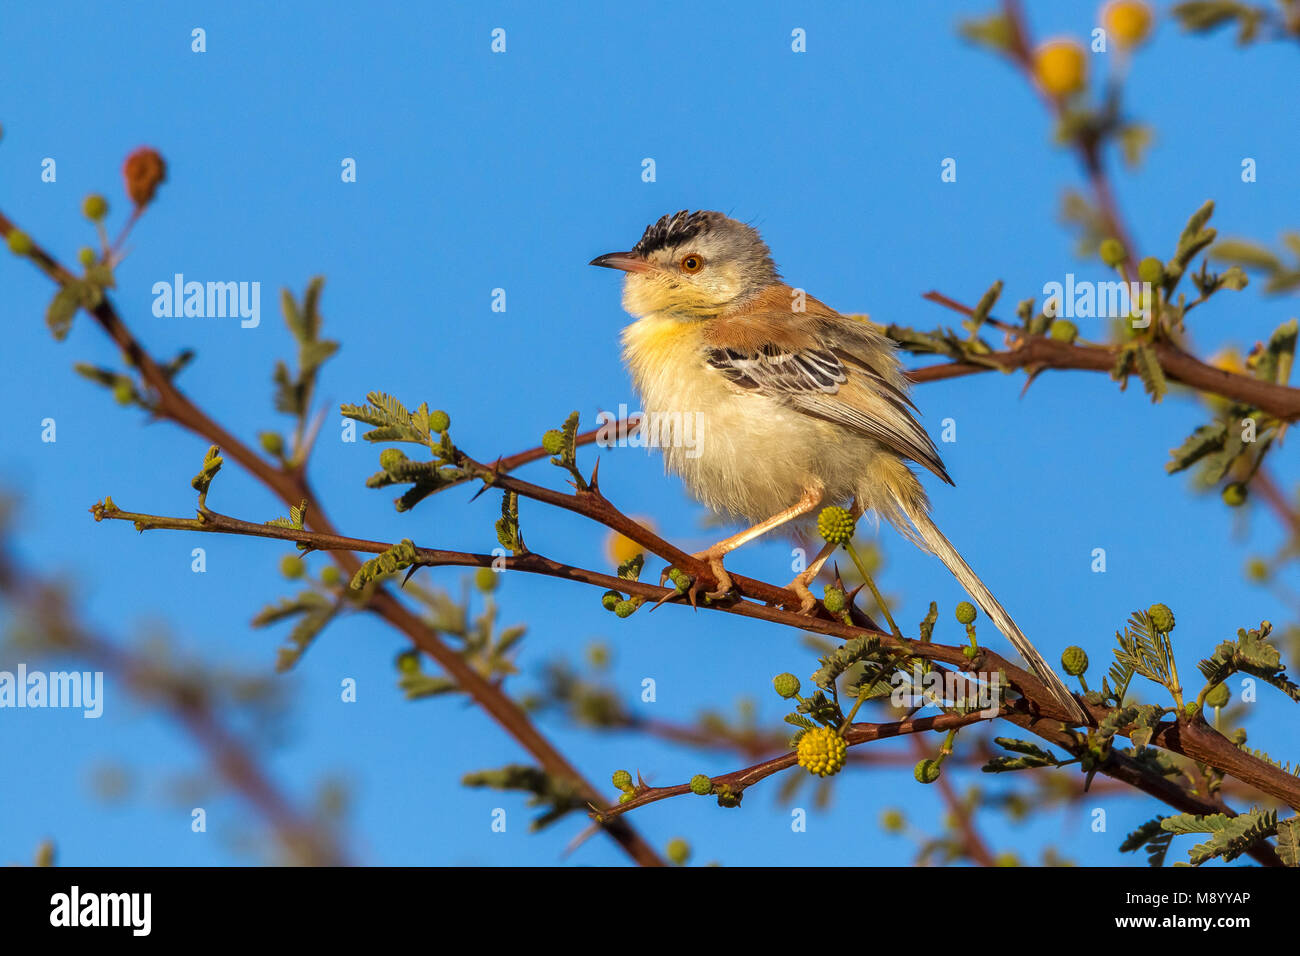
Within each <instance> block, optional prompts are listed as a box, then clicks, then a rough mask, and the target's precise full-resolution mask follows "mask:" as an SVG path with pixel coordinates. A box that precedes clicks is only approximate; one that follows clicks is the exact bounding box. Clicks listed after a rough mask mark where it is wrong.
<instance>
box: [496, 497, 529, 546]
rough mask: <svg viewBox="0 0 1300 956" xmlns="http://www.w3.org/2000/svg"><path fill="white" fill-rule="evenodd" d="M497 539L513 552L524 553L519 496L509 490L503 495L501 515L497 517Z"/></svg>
mask: <svg viewBox="0 0 1300 956" xmlns="http://www.w3.org/2000/svg"><path fill="white" fill-rule="evenodd" d="M496 529H497V541H499V542H501V547H503V548H505V549H506V550H507V551H509V552H510V553H511V554H524V553H525V552H527V551H528V548H527V546H525V545H524V536H523V533H522V532H521V531H520V530H519V496H518V495H517V494H515V493H514V492H513V491H507V492H505V493H504V494H503V495H502V496H501V517H500V518H498V519H497V523H496Z"/></svg>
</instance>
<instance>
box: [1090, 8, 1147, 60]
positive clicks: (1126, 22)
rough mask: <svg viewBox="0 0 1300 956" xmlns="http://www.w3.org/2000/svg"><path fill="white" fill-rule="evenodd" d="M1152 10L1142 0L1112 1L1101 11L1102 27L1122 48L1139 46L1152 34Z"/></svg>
mask: <svg viewBox="0 0 1300 956" xmlns="http://www.w3.org/2000/svg"><path fill="white" fill-rule="evenodd" d="M1151 20H1152V16H1151V8H1150V7H1148V6H1147V5H1146V4H1145V3H1142V2H1141V0H1112V2H1111V3H1108V4H1106V6H1104V7H1102V9H1101V25H1102V26H1103V27H1105V28H1106V33H1107V34H1108V35H1109V36H1111V37H1112V38H1114V40H1115V42H1116V43H1117V44H1119V45H1120V46H1121V47H1125V48H1132V47H1135V46H1138V45H1139V44H1140V43H1142V41H1143V40H1145V39H1146V38H1147V36H1148V35H1149V34H1150V33H1151Z"/></svg>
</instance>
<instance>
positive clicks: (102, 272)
mask: <svg viewBox="0 0 1300 956" xmlns="http://www.w3.org/2000/svg"><path fill="white" fill-rule="evenodd" d="M116 286H117V280H116V279H115V278H114V276H113V269H112V267H111V266H108V265H106V264H104V263H102V262H96V263H92V264H91V265H89V266H87V267H86V273H85V275H84V276H83V277H82V278H74V279H69V280H68V281H67V282H65V283H64V284H63V285H61V286H59V290H58V291H57V292H55V293H54V298H52V299H51V300H50V304H49V306H48V307H47V308H46V310H45V324H46V326H48V328H49V330H50V334H52V335H53V336H54V338H55V340H56V341H59V342H62V341H63V340H64V339H65V338H67V337H68V332H69V331H71V329H72V320H73V319H74V318H75V317H76V315H77V310H78V309H86V310H87V311H90V310H93V309H95V308H98V306H99V305H100V303H102V302H103V301H104V290H105V289H112V288H116Z"/></svg>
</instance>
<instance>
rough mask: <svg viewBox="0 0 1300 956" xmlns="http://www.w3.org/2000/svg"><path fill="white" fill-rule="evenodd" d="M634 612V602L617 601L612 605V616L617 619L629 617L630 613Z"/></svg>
mask: <svg viewBox="0 0 1300 956" xmlns="http://www.w3.org/2000/svg"><path fill="white" fill-rule="evenodd" d="M635 610H636V602H635V601H619V602H618V603H617V604H615V605H614V614H615V615H616V616H617V617H631V616H632V612H633V611H635Z"/></svg>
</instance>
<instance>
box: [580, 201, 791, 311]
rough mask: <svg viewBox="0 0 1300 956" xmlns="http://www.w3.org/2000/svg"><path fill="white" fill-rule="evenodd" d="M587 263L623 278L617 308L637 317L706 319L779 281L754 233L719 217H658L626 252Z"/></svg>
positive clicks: (682, 214)
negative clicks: (621, 274) (622, 274)
mask: <svg viewBox="0 0 1300 956" xmlns="http://www.w3.org/2000/svg"><path fill="white" fill-rule="evenodd" d="M591 264H592V265H593V266H604V267H605V268H608V269H621V270H622V271H623V272H626V273H627V280H626V282H625V284H624V287H623V307H624V308H626V309H627V311H628V312H630V313H632V314H633V315H637V316H643V315H650V314H651V313H668V314H672V315H675V316H679V317H681V318H700V319H705V318H710V317H712V316H715V315H718V314H719V313H721V312H725V311H726V310H727V309H728V308H730V307H732V306H734V305H736V304H738V303H739V302H741V301H743V300H744V299H746V298H748V297H750V296H752V295H755V294H757V293H758V292H761V291H762V290H763V289H764V288H766V287H767V286H769V285H771V284H772V283H774V282H778V281H780V276H779V275H777V271H776V266H775V265H773V263H772V254H771V253H770V252H769V251H768V248H767V244H766V243H764V242H763V240H762V238H761V237H760V236H759V234H758V232H757V230H755V229H754V228H753V227H752V226H747V225H745V224H744V223H743V222H737V221H736V220H735V219H730V218H728V217H727V216H724V215H723V214H722V213H720V212H706V211H701V212H692V213H688V212H687V211H686V210H685V209H683V210H682V211H681V212H678V213H675V214H673V215H669V216H664V217H663V218H662V219H660V220H659V221H658V222H656V223H654V224H653V225H651V226H649V227H647V229H646V231H645V234H644V235H643V236H641V239H640V241H639V242H638V243H637V244H636V245H635V246H633V247H632V249H631V251H629V252H611V253H609V254H607V255H603V256H599V257H597V258H595V259H592V260H591Z"/></svg>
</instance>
